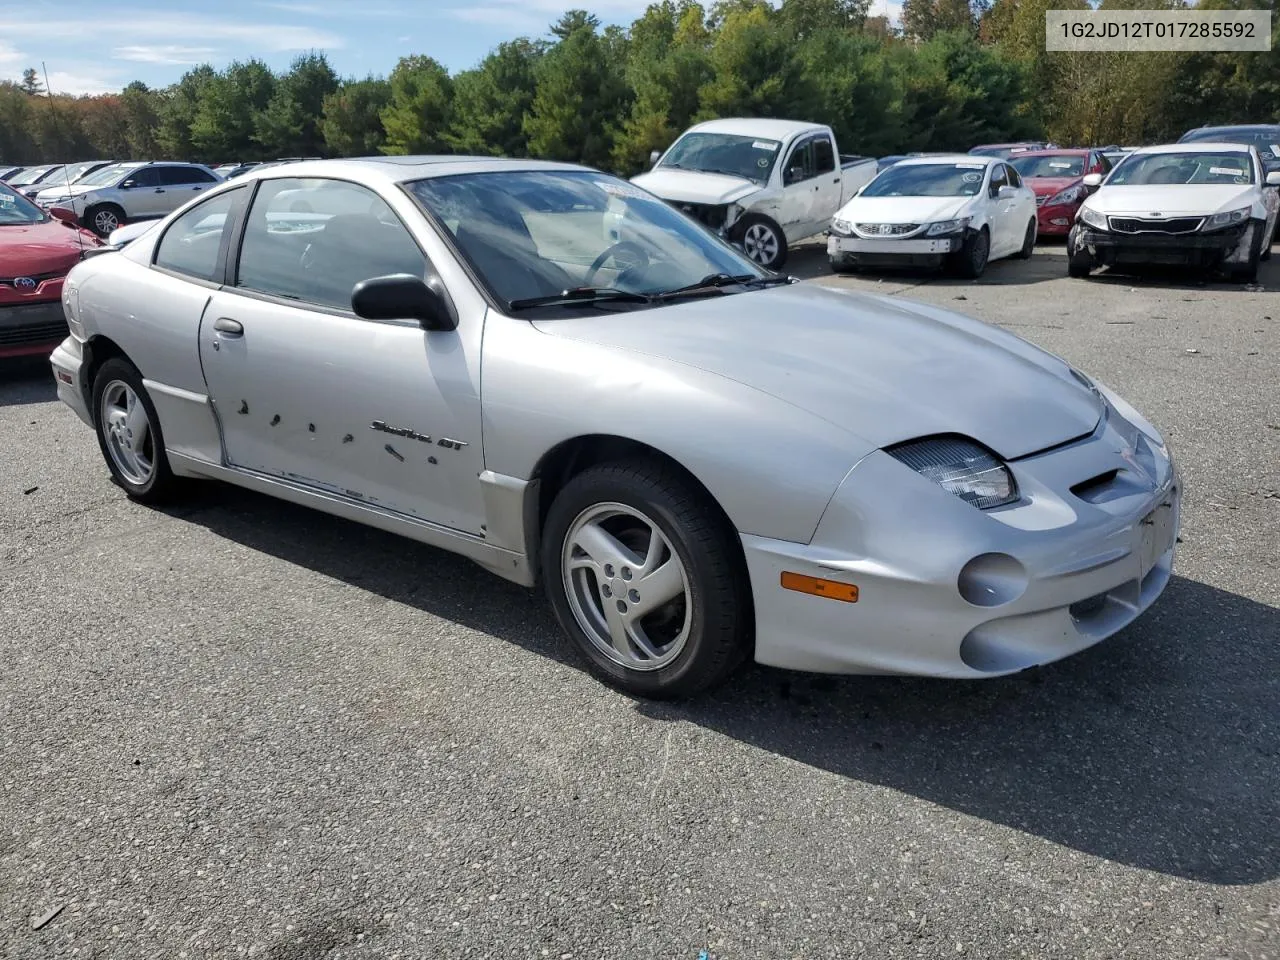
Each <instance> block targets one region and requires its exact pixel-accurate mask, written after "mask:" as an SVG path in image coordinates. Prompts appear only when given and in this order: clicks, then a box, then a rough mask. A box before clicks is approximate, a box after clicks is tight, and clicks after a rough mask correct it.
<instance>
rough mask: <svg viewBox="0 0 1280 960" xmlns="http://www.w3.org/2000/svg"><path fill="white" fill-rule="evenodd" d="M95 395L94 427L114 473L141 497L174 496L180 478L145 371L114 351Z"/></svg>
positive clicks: (127, 489) (149, 499) (101, 370)
mask: <svg viewBox="0 0 1280 960" xmlns="http://www.w3.org/2000/svg"><path fill="white" fill-rule="evenodd" d="M92 399H93V404H92V413H93V423H94V431H95V432H96V433H97V435H98V446H99V448H100V449H101V450H102V457H103V459H104V460H106V461H107V469H108V470H110V471H111V479H112V480H114V481H115V482H116V484H118V485H119V486H120V487H122V488H123V489H124V492H125V493H127V494H128V495H129V497H130V498H131V499H134V500H137V501H139V502H141V503H151V504H155V503H163V502H165V501H168V500H170V499H172V498H173V496H174V495H175V494H176V493H177V492H178V490H179V488H180V486H181V481H180V480H179V478H177V477H175V476H174V475H173V471H172V470H170V469H169V458H168V455H167V454H166V453H165V446H164V434H163V432H162V431H161V429H160V418H159V416H157V415H156V408H155V405H154V404H153V403H152V402H151V396H150V395H149V394H148V393H147V389H146V387H144V386H143V385H142V374H140V373H139V372H138V370H137V368H136V367H134V365H133V364H131V363H129V362H128V361H127V360H123V359H121V358H119V357H113V358H111V359H110V360H108V361H107V362H106V363H104V364H103V365H102V366H101V368H99V370H98V373H97V375H96V376H95V377H94V379H93V397H92Z"/></svg>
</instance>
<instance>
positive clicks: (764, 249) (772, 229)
mask: <svg viewBox="0 0 1280 960" xmlns="http://www.w3.org/2000/svg"><path fill="white" fill-rule="evenodd" d="M737 235H738V242H739V243H741V244H742V252H743V253H745V254H746V255H747V257H748V258H750V259H751V260H753V261H755V262H756V263H758V264H760V266H762V267H764V268H765V269H768V270H781V269H782V265H783V264H785V263H786V262H787V235H786V234H785V233H783V232H782V228H781V227H780V226H778V225H777V224H776V223H774V222H773V221H772V220H770V219H769V218H768V217H762V216H760V215H759V214H748V215H747V216H745V217H743V218H742V222H741V223H740V224H739V225H738V227H737Z"/></svg>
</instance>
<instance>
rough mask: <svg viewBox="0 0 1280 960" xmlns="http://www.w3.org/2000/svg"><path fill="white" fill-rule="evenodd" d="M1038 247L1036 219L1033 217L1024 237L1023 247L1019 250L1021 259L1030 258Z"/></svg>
mask: <svg viewBox="0 0 1280 960" xmlns="http://www.w3.org/2000/svg"><path fill="white" fill-rule="evenodd" d="M1035 248H1036V221H1035V219H1034V218H1033V219H1032V220H1030V221H1029V222H1028V223H1027V232H1026V233H1025V234H1024V235H1023V237H1022V249H1021V250H1019V251H1018V259H1019V260H1030V259H1031V254H1032V252H1033V251H1034V250H1035Z"/></svg>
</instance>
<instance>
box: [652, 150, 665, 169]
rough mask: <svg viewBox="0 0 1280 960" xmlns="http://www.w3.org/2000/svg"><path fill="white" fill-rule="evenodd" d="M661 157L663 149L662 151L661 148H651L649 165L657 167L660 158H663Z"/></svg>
mask: <svg viewBox="0 0 1280 960" xmlns="http://www.w3.org/2000/svg"><path fill="white" fill-rule="evenodd" d="M661 159H662V151H661V150H650V151H649V166H651V167H656V166H657V165H658V161H659V160H661Z"/></svg>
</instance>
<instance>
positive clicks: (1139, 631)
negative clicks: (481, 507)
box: [0, 245, 1280, 960]
mask: <svg viewBox="0 0 1280 960" xmlns="http://www.w3.org/2000/svg"><path fill="white" fill-rule="evenodd" d="M1277 254H1278V256H1277V258H1276V259H1275V260H1273V261H1271V262H1270V263H1267V264H1264V265H1263V271H1262V274H1261V278H1260V279H1261V286H1260V287H1257V288H1245V287H1242V286H1241V285H1239V284H1222V283H1203V282H1199V281H1196V280H1195V279H1194V278H1188V277H1186V276H1185V275H1177V274H1175V275H1166V276H1156V277H1150V276H1148V277H1145V278H1140V279H1136V278H1131V277H1105V276H1103V277H1099V278H1096V279H1094V280H1092V281H1089V282H1083V281H1072V280H1068V279H1066V276H1065V274H1066V269H1065V263H1064V251H1063V248H1062V247H1061V246H1060V245H1059V246H1048V247H1046V248H1042V249H1039V250H1038V251H1037V253H1036V256H1035V257H1034V258H1033V259H1032V260H1031V261H1030V262H1026V263H1024V262H1017V261H1010V262H1002V263H996V264H993V265H992V266H991V268H990V269H989V271H988V273H987V275H986V277H984V279H983V280H982V281H981V282H979V283H976V284H975V283H960V282H955V281H949V280H938V279H932V278H929V277H928V276H920V275H899V276H884V277H881V278H878V279H877V278H869V277H858V278H839V279H837V278H833V277H831V276H830V274H829V273H828V272H827V268H826V261H825V255H824V254H823V253H822V252H821V250H819V249H818V248H809V249H807V250H804V251H801V252H800V253H798V254H797V255H796V256H795V257H794V259H793V261H792V263H791V265H790V267H791V269H792V271H793V272H797V273H798V274H800V275H803V276H805V277H808V278H816V279H817V280H818V281H819V282H824V283H835V284H838V285H842V286H850V287H858V288H867V289H874V290H876V291H879V292H886V293H901V294H903V295H905V296H910V297H915V298H918V299H921V300H926V301H929V302H933V303H938V304H941V305H944V306H947V307H952V308H955V309H958V310H961V311H964V312H967V313H971V314H973V315H976V316H978V317H981V318H982V319H984V320H986V321H988V322H991V323H996V324H999V325H1000V326H1003V327H1007V328H1009V329H1010V330H1013V331H1014V332H1016V333H1018V334H1021V335H1023V336H1025V337H1028V338H1029V339H1031V340H1033V341H1035V342H1036V343H1038V344H1041V345H1042V346H1044V347H1046V348H1048V349H1050V350H1052V351H1054V352H1056V353H1059V354H1062V355H1063V356H1065V357H1066V358H1067V359H1069V360H1070V361H1071V362H1072V363H1074V364H1077V365H1078V366H1080V367H1081V368H1082V369H1084V370H1085V371H1087V372H1089V373H1090V374H1092V375H1095V376H1096V377H1097V378H1098V379H1100V380H1102V381H1103V382H1105V383H1107V384H1108V385H1110V386H1112V387H1115V388H1116V389H1118V390H1119V391H1120V392H1121V393H1122V394H1123V395H1124V396H1126V397H1127V398H1128V399H1129V400H1130V401H1132V402H1133V403H1134V405H1135V406H1137V407H1138V408H1139V409H1140V410H1142V411H1143V412H1144V413H1145V414H1146V415H1147V416H1148V417H1149V418H1150V419H1151V420H1152V421H1153V422H1154V423H1155V424H1156V425H1157V426H1158V427H1160V428H1161V429H1162V430H1164V431H1165V433H1166V436H1167V437H1168V438H1169V440H1170V442H1171V444H1172V445H1173V448H1174V453H1175V456H1176V457H1177V458H1178V460H1179V462H1180V464H1181V467H1182V470H1183V473H1184V479H1185V484H1186V488H1187V491H1188V493H1187V499H1186V506H1185V510H1184V521H1183V540H1184V542H1183V545H1182V547H1181V552H1180V554H1179V557H1178V562H1177V567H1176V576H1175V578H1174V580H1173V582H1172V583H1171V584H1170V586H1169V588H1168V590H1167V592H1166V594H1165V596H1164V598H1163V599H1162V600H1161V601H1160V602H1159V603H1158V604H1157V605H1156V606H1155V607H1154V608H1153V609H1152V610H1151V611H1150V613H1149V614H1148V615H1147V616H1145V617H1144V618H1142V619H1141V620H1139V621H1138V622H1137V623H1136V624H1135V625H1134V626H1133V627H1131V628H1129V629H1128V630H1126V631H1124V632H1123V633H1122V634H1120V635H1119V636H1118V637H1116V638H1114V639H1112V640H1111V641H1109V642H1107V643H1104V644H1102V645H1101V646H1099V647H1096V648H1094V649H1093V650H1091V651H1088V652H1086V653H1085V654H1082V655H1080V656H1078V657H1075V658H1072V659H1070V660H1067V661H1064V662H1062V663H1059V664H1056V665H1053V666H1050V667H1047V668H1044V669H1041V670H1037V671H1032V672H1028V673H1025V674H1022V675H1019V676H1016V677H1012V678H1008V679H1004V680H993V681H984V682H978V683H970V684H961V683H952V682H939V681H919V680H902V679H884V678H878V679H876V678H823V677H816V678H815V677H809V676H804V675H793V674H785V673H780V672H777V671H773V670H766V669H762V668H752V669H748V670H745V671H744V672H743V673H741V674H740V675H738V676H737V677H736V678H735V679H734V680H733V681H732V682H731V683H730V684H729V685H728V686H727V687H726V688H724V689H722V690H720V691H718V692H717V693H716V694H714V695H713V696H711V697H709V698H707V699H704V700H701V701H697V702H694V703H690V704H681V705H654V704H651V703H644V702H635V701H632V700H630V699H628V698H627V697H625V696H622V695H620V694H617V693H614V692H612V691H610V690H608V689H606V688H604V687H602V686H601V685H600V684H599V683H597V682H596V681H595V680H593V679H591V678H590V677H589V676H588V675H587V674H585V673H584V672H582V671H581V670H580V669H579V668H578V666H577V665H576V662H575V661H574V660H573V659H572V657H571V656H570V653H569V651H568V648H567V645H566V644H565V643H564V642H562V641H561V639H560V636H559V633H558V631H557V629H556V627H555V625H554V623H553V621H552V617H551V614H550V612H549V609H548V608H547V606H546V605H545V604H544V602H543V599H542V597H541V596H540V595H534V594H532V593H530V592H527V591H523V590H521V589H520V588H517V587H515V586H512V585H510V584H507V583H504V582H503V581H500V580H498V579H497V578H495V577H493V576H491V575H489V574H487V573H485V572H484V571H482V570H481V569H480V568H478V567H474V566H472V565H470V564H469V563H467V562H466V561H463V560H461V559H456V558H454V557H452V556H450V555H447V554H444V553H441V552H437V551H434V550H431V549H428V548H426V547H421V546H418V545H416V544H413V543H410V542H408V541H405V540H402V539H398V538H396V537H393V536H390V535H384V534H381V533H378V532H376V531H372V530H368V529H365V528H361V527H357V526H354V525H351V524H348V523H345V522H342V521H339V520H335V519H330V518H328V517H326V516H323V515H320V514H317V513H312V512H309V511H306V510H303V509H300V508H295V507H292V506H288V505H285V504H282V503H278V502H275V501H271V500H267V499H265V498H262V497H259V496H256V495H252V494H249V493H245V492H240V491H237V490H234V489H231V488H222V487H216V486H209V487H201V488H198V490H197V491H196V492H195V494H194V496H193V498H192V499H191V500H190V502H188V503H186V504H184V505H183V506H181V507H180V508H177V509H173V510H170V511H166V512H158V511H155V510H152V509H148V508H145V507H142V506H138V505H135V504H132V503H130V502H128V501H127V500H126V499H125V497H124V496H123V494H122V493H121V492H120V491H119V490H118V488H116V487H115V486H113V485H112V484H111V483H110V482H109V481H108V475H107V471H106V468H105V466H104V465H103V464H102V462H101V458H100V455H99V452H98V449H97V445H96V443H95V441H94V439H93V437H92V435H91V433H90V432H89V430H88V429H87V428H85V427H84V425H83V424H81V423H80V422H79V421H78V420H77V419H76V418H75V416H74V415H73V414H72V413H71V412H70V411H69V410H68V409H66V408H64V407H63V406H62V405H61V404H59V403H57V402H56V401H55V399H54V394H53V387H52V383H51V379H50V377H49V374H48V368H47V366H46V365H45V364H43V363H42V362H36V363H20V364H15V363H10V364H7V365H5V366H3V367H0V437H3V440H4V443H3V451H4V453H3V456H0V557H2V558H3V561H4V569H5V571H6V574H7V575H6V576H5V577H4V578H3V581H0V655H2V656H3V658H4V668H3V670H2V671H0V747H2V749H0V956H3V957H5V958H12V960H19V958H23V960H25V958H30V960H47V958H51V957H81V958H95V960H105V958H129V960H133V958H151V957H155V958H165V960H173V958H182V957H189V958H214V957H216V958H223V957H242V956H251V957H262V958H272V960H311V958H322V957H324V958H343V960H347V958H365V957H368V958H374V957H376V958H380V960H382V958H397V957H399V958H406V960H407V958H421V957H450V958H453V957H504V958H507V957H510V958H516V957H521V958H523V957H534V958H540V957H553V958H562V960H563V958H569V957H573V958H581V960H586V958H592V960H594V958H601V960H604V958H608V960H623V958H626V960H632V958H664V960H665V958H688V960H696V958H697V957H698V956H699V953H700V951H703V950H705V951H706V952H707V955H708V956H709V957H710V958H712V960H728V958H735V960H738V958H742V960H746V958H795V960H801V958H803V960H810V958H833V957H859V958H864V957H865V958H880V957H930V958H935V957H943V956H962V955H963V956H970V957H982V958H994V957H1035V958H1058V957H1061V958H1073V960H1079V958H1095V957H1096V958H1104V957H1105V958H1114V957H1151V958H1161V960H1171V958H1183V957H1197V958H1199V957H1204V958H1209V957H1212V958H1242V960H1243V958H1250V960H1262V958H1267V957H1272V958H1274V957H1280V749H1278V747H1277V744H1280V388H1278V386H1277V385H1278V384H1280V295H1277V293H1276V291H1277V290H1280V250H1278V251H1277ZM779 322H785V320H784V319H783V318H780V319H779ZM55 910H60V912H58V913H57V914H56V915H55V916H53V918H52V919H51V920H48V922H47V923H45V924H44V925H43V926H41V927H40V929H38V930H34V929H33V925H34V924H36V923H37V922H38V921H40V920H44V919H47V917H48V916H49V914H50V913H51V912H52V911H55Z"/></svg>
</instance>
